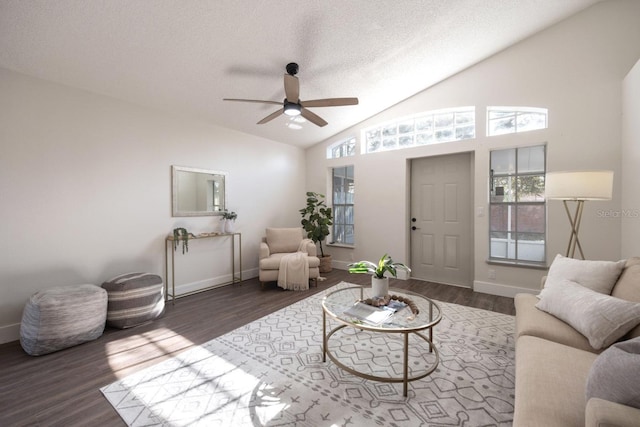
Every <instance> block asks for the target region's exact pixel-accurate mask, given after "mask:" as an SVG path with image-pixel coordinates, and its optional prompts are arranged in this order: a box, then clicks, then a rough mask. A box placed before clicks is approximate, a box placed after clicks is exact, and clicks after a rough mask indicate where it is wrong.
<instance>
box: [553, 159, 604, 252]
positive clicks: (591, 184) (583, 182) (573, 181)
mask: <svg viewBox="0 0 640 427" xmlns="http://www.w3.org/2000/svg"><path fill="white" fill-rule="evenodd" d="M612 194H613V171H570V172H549V173H547V175H546V179H545V197H546V198H547V199H557V200H562V202H563V203H564V209H565V211H566V212H567V216H568V217H569V223H570V224H571V235H570V237H569V245H568V246H567V254H566V256H567V257H571V258H574V255H575V252H576V247H577V248H578V251H579V252H580V256H581V257H582V259H585V258H584V252H582V245H580V239H579V238H578V232H579V231H580V222H581V221H582V211H583V209H584V202H585V201H587V200H611V197H612ZM568 202H575V204H576V205H575V211H574V212H573V215H572V213H571V211H570V209H569V205H568Z"/></svg>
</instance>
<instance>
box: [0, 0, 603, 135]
mask: <svg viewBox="0 0 640 427" xmlns="http://www.w3.org/2000/svg"><path fill="white" fill-rule="evenodd" d="M598 1H599V0H375V1H374V0H353V1H348V0H298V1H291V0H288V1H281V0H270V1H256V0H209V1H204V0H185V1H178V0H153V1H148V0H104V1H97V0H55V1H49V0H0V67H2V68H7V69H10V70H14V71H18V72H20V73H24V74H27V75H31V76H35V77H39V78H42V79H46V80H50V81H53V82H57V83H62V84H65V85H69V86H73V87H77V88H81V89H85V90H88V91H91V92H95V93H99V94H104V95H108V96H112V97H115V98H119V99H122V100H125V101H128V102H132V103H135V104H140V105H144V106H149V107H153V108H157V109H161V110H165V111H169V112H171V113H176V114H179V115H182V116H190V117H194V118H197V119H199V120H205V121H207V122H210V123H215V124H219V125H222V126H225V127H229V128H233V129H237V130H240V131H243V132H246V133H249V134H253V135H258V136H261V137H265V138H269V139H273V140H276V141H281V142H284V143H288V144H293V145H297V146H300V147H308V146H310V145H313V144H315V143H317V142H320V141H322V140H324V139H326V138H329V137H331V136H332V135H335V134H336V133H338V132H340V131H342V130H343V129H345V128H347V127H350V126H352V125H354V124H356V123H358V122H360V121H362V120H365V119H367V118H368V117H371V116H372V115H374V114H376V113H378V112H380V111H382V110H384V109H386V108H388V107H390V106H392V105H394V104H396V103H398V102H400V101H402V100H404V99H406V98H408V97H410V96H412V95H413V94H415V93H417V92H420V91H422V90H424V89H426V88H427V87H429V86H431V85H433V84H435V83H437V82H439V81H441V80H443V79H445V78H447V77H449V76H451V75H453V74H455V73H457V72H459V71H461V70H463V69H465V68H467V67H469V66H471V65H473V64H474V63H477V62H478V61H480V60H482V59H484V58H486V57H488V56H490V55H492V54H494V53H496V52H498V51H500V50H502V49H504V48H506V47H508V46H509V45H511V44H513V43H515V42H518V41H519V40H522V39H523V38H526V37H527V36H530V35H532V34H534V33H535V32H537V31H540V30H542V29H544V28H546V27H548V26H550V25H552V24H554V23H556V22H558V21H560V20H562V19H564V18H566V17H568V16H570V15H572V14H575V13H577V12H578V11H580V10H582V9H584V8H586V7H588V6H590V5H592V4H594V3H597V2H598ZM288 62H297V63H298V64H299V65H300V72H299V73H298V78H299V79H300V98H301V99H302V100H309V99H317V98H334V97H351V96H357V97H358V98H359V99H360V104H359V105H357V106H348V107H330V108H315V109H312V111H313V112H315V113H316V114H318V115H320V116H321V117H323V118H324V119H325V120H327V121H328V122H329V124H328V125H327V126H325V127H323V128H319V127H317V126H315V125H313V124H311V123H308V122H306V123H303V124H302V129H298V130H294V129H290V128H289V127H287V124H288V123H289V120H288V119H287V118H285V116H282V117H278V118H277V119H275V120H273V121H271V122H269V123H267V124H263V125H257V124H256V122H258V120H260V119H262V118H263V117H265V116H266V115H268V114H270V113H271V112H273V111H275V110H276V109H277V108H278V107H277V106H274V105H262V104H248V103H231V102H223V101H222V98H250V99H264V100H272V101H282V100H283V98H284V89H283V82H282V80H283V74H284V73H285V65H286V64H287V63H288Z"/></svg>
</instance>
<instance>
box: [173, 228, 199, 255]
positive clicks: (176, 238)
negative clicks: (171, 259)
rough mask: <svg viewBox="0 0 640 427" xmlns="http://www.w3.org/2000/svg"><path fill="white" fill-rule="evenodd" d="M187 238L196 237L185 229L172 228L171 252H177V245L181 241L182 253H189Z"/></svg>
mask: <svg viewBox="0 0 640 427" xmlns="http://www.w3.org/2000/svg"><path fill="white" fill-rule="evenodd" d="M189 237H194V238H195V237H196V236H194V235H193V234H192V233H189V232H188V231H187V229H186V228H182V227H180V228H174V229H173V250H175V251H177V250H178V245H179V244H180V241H182V253H183V254H184V253H185V251H186V252H189Z"/></svg>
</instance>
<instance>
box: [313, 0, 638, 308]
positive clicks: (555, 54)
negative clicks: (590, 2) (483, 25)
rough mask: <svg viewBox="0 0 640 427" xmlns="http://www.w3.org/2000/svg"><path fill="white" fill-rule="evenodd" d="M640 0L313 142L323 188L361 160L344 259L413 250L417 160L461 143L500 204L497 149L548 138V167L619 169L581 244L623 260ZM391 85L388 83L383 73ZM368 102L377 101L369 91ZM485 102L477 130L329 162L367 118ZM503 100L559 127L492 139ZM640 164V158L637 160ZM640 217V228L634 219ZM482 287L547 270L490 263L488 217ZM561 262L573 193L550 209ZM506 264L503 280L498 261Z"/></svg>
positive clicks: (515, 282)
mask: <svg viewBox="0 0 640 427" xmlns="http://www.w3.org/2000/svg"><path fill="white" fill-rule="evenodd" d="M639 22H640V2H634V1H610V2H605V3H598V4H596V5H595V6H593V7H591V8H589V9H587V10H586V11H584V12H582V13H580V14H578V15H576V16H574V17H571V18H569V19H568V20H566V21H563V22H561V23H559V24H557V25H555V26H553V27H551V28H549V29H547V30H545V31H543V32H541V33H538V34H537V35H535V36H533V37H531V38H529V39H526V40H524V41H522V42H521V43H519V44H517V45H515V46H513V47H510V48H508V49H506V50H505V51H503V52H501V53H499V54H497V55H495V56H493V57H491V58H489V59H487V60H485V61H483V62H481V63H480V64H478V65H476V66H474V67H471V68H469V69H467V70H465V71H463V72H461V73H459V74H458V75H456V76H454V77H452V78H450V79H448V80H446V81H444V82H442V83H441V84H438V85H436V86H434V87H431V88H429V89H427V90H425V91H424V92H422V93H420V94H418V95H416V96H414V97H413V98H411V99H409V100H407V101H405V102H402V103H400V104H398V105H396V106H394V107H392V108H390V109H389V110H387V111H385V112H383V113H381V114H379V115H377V116H375V117H373V118H371V119H369V120H367V121H365V122H362V123H361V124H360V125H358V126H356V127H354V128H351V129H348V130H346V131H345V132H342V133H341V134H339V135H337V136H336V137H335V138H331V140H327V141H325V142H323V143H321V144H318V145H316V146H314V147H312V148H310V149H308V150H307V165H308V166H307V182H308V187H309V188H310V189H311V190H314V191H321V192H322V191H329V190H328V188H329V187H328V186H327V181H326V175H327V173H328V169H329V168H331V167H334V166H338V165H344V164H353V165H354V166H355V188H356V214H355V221H356V224H355V225H356V247H355V249H345V248H330V253H331V254H332V255H333V257H334V260H335V261H334V266H336V267H338V268H340V267H344V265H345V264H346V263H348V262H349V261H351V260H353V259H356V260H359V259H371V260H375V259H377V258H379V256H380V255H381V254H382V253H385V252H388V253H390V254H392V256H393V258H394V259H395V260H398V261H408V260H409V253H408V251H409V225H410V224H409V218H408V217H409V212H408V203H409V202H408V195H409V182H408V175H409V168H408V165H409V161H410V159H412V158H418V157H423V156H435V155H441V154H447V153H454V152H463V151H471V152H474V153H475V155H474V159H475V160H474V161H475V163H474V169H475V172H474V173H475V187H474V192H475V196H474V206H475V207H476V208H477V207H484V208H485V212H486V211H487V202H488V194H487V192H488V188H487V187H488V174H489V173H488V165H489V152H490V150H493V149H500V148H506V147H514V146H527V145H534V144H540V143H547V144H548V145H547V158H548V161H547V170H549V171H558V170H572V169H611V170H614V171H615V173H616V177H615V183H614V186H615V188H614V199H613V200H612V201H610V202H593V203H587V205H586V207H585V212H584V214H583V222H582V228H581V230H580V231H581V233H580V237H581V243H582V245H583V248H584V250H585V252H586V253H585V255H586V257H587V258H589V259H610V260H616V259H619V258H620V256H621V251H620V234H621V231H620V220H619V218H605V217H602V216H599V215H598V214H597V213H598V211H600V210H609V209H613V210H617V209H620V206H621V205H622V200H621V190H620V187H621V185H620V183H621V173H620V172H621V167H620V159H621V118H620V117H621V81H622V79H623V77H624V76H625V75H626V74H627V73H628V71H629V69H631V67H632V66H633V64H634V63H635V62H636V60H637V59H638V58H639V57H640V45H639V44H638V43H635V42H631V41H632V40H634V41H635V40H640V25H639ZM381 84H384V82H381ZM361 102H366V99H363V100H361ZM467 105H474V106H476V108H477V110H476V112H477V115H476V118H477V129H476V135H477V138H476V139H474V140H467V141H461V142H454V143H446V144H437V145H431V146H423V147H416V148H411V149H405V150H398V151H393V152H383V153H375V154H367V155H356V156H354V157H351V158H346V159H332V160H327V159H325V157H326V154H325V152H326V148H327V147H328V146H329V145H330V144H332V143H334V142H336V141H339V140H341V139H345V138H347V137H350V136H355V137H357V138H358V140H360V137H361V134H360V131H361V129H363V128H366V127H369V126H372V125H375V124H378V123H380V122H384V121H387V120H390V119H393V118H397V117H402V116H406V115H411V114H415V113H418V112H422V111H428V110H433V109H440V108H448V107H456V106H467ZM491 105H501V106H504V105H507V106H509V105H514V106H534V107H546V108H548V109H549V128H548V129H546V130H541V131H533V132H527V133H522V134H517V135H503V136H499V137H485V136H484V135H485V134H486V131H485V128H486V124H485V122H484V120H485V109H486V107H487V106H491ZM637 166H638V164H637V163H636V164H635V167H637ZM634 227H636V229H637V227H638V224H637V223H634ZM474 229H475V231H474V237H475V247H474V249H475V273H474V279H475V281H474V283H475V288H476V289H479V290H482V291H486V292H492V293H497V294H503V295H513V294H514V293H516V292H518V291H522V290H531V291H533V290H534V289H535V288H537V287H538V285H539V281H540V277H541V276H542V275H543V274H544V273H545V271H544V270H535V269H527V268H516V267H502V266H495V265H491V266H490V265H488V264H487V263H486V260H487V258H488V247H489V243H488V219H487V217H486V216H484V217H476V218H475V223H474ZM548 230H549V232H548V250H547V259H548V261H549V262H550V261H551V260H552V259H553V256H555V254H556V253H564V252H565V250H566V244H567V241H568V238H569V223H568V220H567V217H566V214H565V212H564V208H563V207H562V203H559V202H558V203H556V202H550V203H549V208H548ZM489 269H493V270H495V271H496V277H495V280H490V279H488V270H489Z"/></svg>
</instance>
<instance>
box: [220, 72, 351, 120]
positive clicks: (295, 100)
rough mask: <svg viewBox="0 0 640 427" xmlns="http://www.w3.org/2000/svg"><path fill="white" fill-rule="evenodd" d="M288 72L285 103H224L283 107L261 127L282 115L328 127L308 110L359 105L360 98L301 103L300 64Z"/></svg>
mask: <svg viewBox="0 0 640 427" xmlns="http://www.w3.org/2000/svg"><path fill="white" fill-rule="evenodd" d="M286 70H287V74H285V75H284V94H285V99H284V101H283V102H276V101H264V100H259V99H237V98H224V99H223V101H236V102H254V103H259V104H276V105H282V108H280V109H279V110H277V111H274V112H273V113H271V114H269V115H268V116H267V117H265V118H264V119H262V120H260V121H259V122H258V124H259V125H261V124H264V123H267V122H270V121H271V120H273V119H275V118H276V117H278V116H280V115H281V114H285V115H287V116H289V117H295V116H302V117H304V118H305V119H307V120H308V121H310V122H311V123H313V124H315V125H316V126H326V125H327V122H326V121H325V120H324V119H323V118H322V117H320V116H318V115H317V114H316V113H314V112H312V111H310V110H308V108H309V107H313V108H315V107H340V106H343V105H358V98H325V99H314V100H311V101H301V100H300V82H299V81H298V78H297V77H296V76H295V75H296V74H297V73H298V70H299V67H298V64H296V63H295V62H290V63H289V64H287V67H286Z"/></svg>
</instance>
